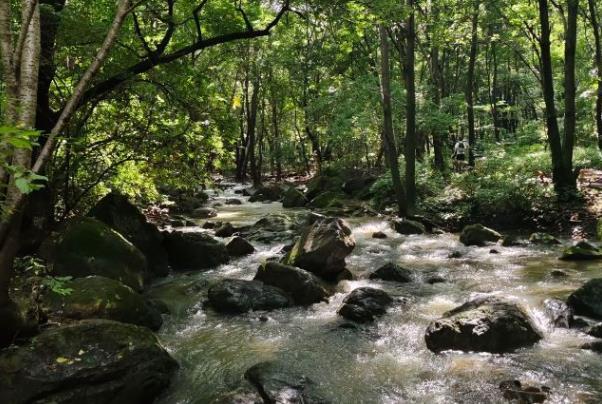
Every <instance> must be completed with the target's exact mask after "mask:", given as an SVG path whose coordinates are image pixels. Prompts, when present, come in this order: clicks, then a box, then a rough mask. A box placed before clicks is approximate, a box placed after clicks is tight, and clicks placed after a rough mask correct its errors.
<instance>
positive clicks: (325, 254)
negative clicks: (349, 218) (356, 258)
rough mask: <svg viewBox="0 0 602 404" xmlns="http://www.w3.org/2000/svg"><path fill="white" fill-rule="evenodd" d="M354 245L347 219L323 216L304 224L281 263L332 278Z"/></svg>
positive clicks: (325, 277)
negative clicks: (299, 234)
mask: <svg viewBox="0 0 602 404" xmlns="http://www.w3.org/2000/svg"><path fill="white" fill-rule="evenodd" d="M354 248H355V239H354V238H353V236H352V234H351V229H350V228H349V226H348V225H347V223H346V222H345V221H343V220H341V219H338V218H324V219H320V220H317V221H315V222H314V223H313V224H311V225H310V226H308V227H307V228H306V230H305V231H304V232H303V233H302V234H301V237H300V238H299V240H298V241H297V242H296V243H295V245H294V247H293V249H292V250H291V251H290V252H289V253H288V254H287V256H286V257H285V259H284V263H285V264H288V265H292V266H296V267H299V268H303V269H305V270H307V271H310V272H312V273H314V274H316V275H318V276H320V277H322V278H324V279H329V280H332V279H336V277H337V275H338V274H340V273H341V272H343V271H344V270H345V258H346V257H347V256H348V255H349V254H351V252H352V251H353V249H354Z"/></svg>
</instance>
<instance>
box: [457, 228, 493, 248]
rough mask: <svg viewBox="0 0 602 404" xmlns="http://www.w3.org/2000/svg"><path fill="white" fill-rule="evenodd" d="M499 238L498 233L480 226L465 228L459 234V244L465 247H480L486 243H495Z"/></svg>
mask: <svg viewBox="0 0 602 404" xmlns="http://www.w3.org/2000/svg"><path fill="white" fill-rule="evenodd" d="M501 238H502V235H501V234H500V233H498V232H497V231H495V230H493V229H490V228H488V227H485V226H483V225H482V224H472V225H469V226H466V227H464V229H463V230H462V233H461V234H460V242H461V243H462V244H464V245H467V246H478V247H482V246H484V245H486V244H488V243H496V242H497V241H498V240H500V239H501Z"/></svg>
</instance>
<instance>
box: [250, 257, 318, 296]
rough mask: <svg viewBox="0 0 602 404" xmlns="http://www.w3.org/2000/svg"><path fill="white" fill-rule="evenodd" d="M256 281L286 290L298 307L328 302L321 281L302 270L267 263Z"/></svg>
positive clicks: (258, 273) (258, 272) (259, 270)
mask: <svg viewBox="0 0 602 404" xmlns="http://www.w3.org/2000/svg"><path fill="white" fill-rule="evenodd" d="M255 280H256V281H261V282H263V283H265V284H266V285H272V286H275V287H277V288H280V289H282V290H284V291H285V292H286V293H288V294H289V295H290V296H291V297H292V298H293V301H294V303H295V304H296V305H300V306H309V305H312V304H314V303H320V302H324V301H327V300H328V292H327V291H326V289H325V288H324V287H323V286H322V284H321V281H320V279H318V278H317V277H316V276H315V275H314V274H312V273H310V272H308V271H305V270H303V269H301V268H296V267H292V266H288V265H283V264H279V263H277V262H267V263H265V264H264V265H262V266H261V267H259V269H258V270H257V275H255Z"/></svg>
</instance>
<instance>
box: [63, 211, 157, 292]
mask: <svg viewBox="0 0 602 404" xmlns="http://www.w3.org/2000/svg"><path fill="white" fill-rule="evenodd" d="M53 244H54V251H52V253H51V255H52V259H51V262H52V270H53V273H54V274H56V275H61V276H73V277H75V278H80V277H86V276H90V275H101V276H106V277H107V278H111V279H115V280H118V281H120V282H122V283H124V284H126V285H128V286H130V287H132V288H134V289H136V290H142V288H143V287H144V277H145V273H146V268H147V264H146V259H145V258H144V256H143V255H142V253H141V252H140V251H139V250H138V249H137V248H136V247H134V245H132V244H131V243H130V242H129V241H127V240H126V239H125V238H124V237H123V236H121V235H120V234H119V233H117V232H116V231H114V230H113V229H111V228H110V227H108V226H107V225H105V224H104V223H102V222H100V221H98V220H96V219H91V218H84V219H80V220H78V221H76V222H74V223H71V224H70V225H69V226H68V227H67V228H66V229H65V231H63V232H62V233H61V234H59V235H58V237H57V239H56V240H54V243H53Z"/></svg>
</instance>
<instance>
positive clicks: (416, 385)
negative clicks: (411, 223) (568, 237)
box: [151, 188, 602, 404]
mask: <svg viewBox="0 0 602 404" xmlns="http://www.w3.org/2000/svg"><path fill="white" fill-rule="evenodd" d="M234 191H235V188H229V189H227V190H225V191H224V192H220V193H219V195H218V196H215V197H214V201H212V202H213V203H214V202H223V201H224V200H225V199H226V198H237V199H241V200H243V201H244V203H243V204H242V205H235V206H230V205H225V204H224V205H223V206H220V207H219V208H218V211H219V216H218V217H217V218H215V219H214V220H216V221H229V222H231V223H232V224H234V225H235V226H236V225H250V224H253V223H255V222H256V221H257V220H258V219H260V218H261V217H262V216H264V215H266V214H274V213H290V212H294V211H291V210H289V209H286V210H285V209H283V208H282V205H281V204H280V203H269V204H266V203H249V202H248V201H247V198H245V197H242V196H241V195H238V194H235V193H234ZM346 220H347V221H348V223H349V225H350V227H351V228H352V230H353V235H354V237H355V240H356V243H357V245H356V248H355V250H354V251H353V253H352V255H350V256H349V257H348V258H347V266H348V268H349V269H350V270H351V272H353V273H354V275H355V276H356V279H359V280H355V281H342V282H341V283H339V285H338V286H337V293H336V294H335V295H334V296H332V297H331V298H330V301H329V302H328V303H321V304H316V305H314V306H311V307H309V308H290V309H285V310H279V311H274V312H270V313H267V317H268V320H267V321H261V320H260V319H259V317H260V316H259V314H258V313H248V314H245V315H241V316H227V315H222V314H218V313H215V312H213V311H212V310H211V309H209V308H204V307H203V301H204V300H205V299H206V293H207V289H208V286H209V285H211V284H212V282H215V281H216V280H219V279H222V278H237V279H252V278H253V277H254V275H255V273H256V271H257V268H258V266H259V265H260V263H262V262H263V261H265V260H266V259H268V258H270V257H275V256H278V255H279V251H280V249H281V248H282V246H283V245H284V243H281V242H280V243H273V244H257V243H254V245H255V247H256V249H257V251H256V252H255V253H254V254H253V255H250V256H248V257H244V258H241V259H236V260H233V261H231V262H230V263H228V264H226V265H222V266H220V267H218V268H216V269H213V270H210V271H207V272H190V273H178V274H175V275H173V276H171V277H169V278H167V279H165V280H162V281H161V282H160V283H158V284H157V285H155V286H154V287H153V289H152V291H151V295H154V296H159V297H161V298H162V299H163V300H165V301H166V303H167V304H168V305H169V307H170V309H171V313H172V314H171V315H170V316H168V317H167V318H166V321H165V323H164V325H163V328H162V329H161V331H160V333H159V338H160V339H161V341H162V343H163V344H164V345H165V347H166V348H167V350H168V351H169V352H170V353H171V354H172V355H173V356H174V357H175V358H176V359H177V360H178V362H179V363H180V370H179V372H178V374H177V376H176V377H175V379H174V381H173V383H172V385H171V387H170V389H169V390H168V392H167V393H166V394H165V395H164V396H163V397H162V398H161V399H160V400H159V402H160V403H162V404H167V403H170V404H171V403H199V404H200V403H211V402H213V401H214V400H216V399H219V398H220V397H222V396H223V395H225V394H227V393H229V392H232V391H234V390H236V389H237V388H239V387H240V386H244V385H245V383H246V382H245V381H244V378H243V374H244V372H245V371H246V370H247V369H248V368H249V367H251V366H253V365H255V364H257V363H259V362H263V361H266V360H279V361H281V362H284V363H286V364H288V365H290V366H291V368H293V369H295V370H296V371H298V372H300V373H302V374H305V375H307V376H308V377H310V378H311V379H312V380H313V381H314V382H316V387H317V390H318V391H319V392H320V393H321V395H322V396H323V397H324V398H326V399H327V400H329V401H331V402H332V403H399V402H419V403H456V402H465V403H466V402H467V403H476V402H479V403H480V402H484V403H489V402H494V403H495V402H505V401H504V399H503V398H502V394H501V392H500V390H499V388H498V385H499V383H500V382H501V381H503V380H508V379H517V380H520V381H521V382H522V383H523V384H529V385H534V386H541V385H545V386H548V387H550V388H551V390H552V392H551V395H550V397H549V400H548V401H547V402H550V403H579V402H592V403H593V402H602V377H600V375H601V374H602V360H601V357H600V356H599V354H596V353H594V352H591V351H586V350H581V349H579V346H580V345H582V344H583V343H584V342H588V341H591V340H593V338H591V337H588V336H586V335H585V334H582V333H579V332H578V331H575V330H569V329H561V328H554V327H553V326H552V325H551V324H550V323H549V320H548V319H547V317H546V316H545V314H544V311H543V301H544V299H546V298H549V297H558V298H562V299H565V298H566V297H567V296H568V295H569V294H570V293H571V292H572V291H574V290H575V289H577V288H578V287H579V286H581V285H582V284H583V283H584V282H585V281H586V280H588V279H591V278H594V277H600V276H602V267H601V266H600V264H599V263H597V264H595V263H567V262H563V261H560V260H558V256H559V250H560V248H557V247H545V248H537V247H531V246H529V247H501V246H495V249H496V250H497V251H499V254H492V253H490V250H491V248H492V247H483V248H479V247H465V246H463V245H462V244H460V243H459V241H458V237H457V235H454V234H441V235H425V236H402V235H398V234H396V233H395V232H394V231H393V230H392V229H391V228H389V225H388V223H387V222H386V221H385V220H384V219H379V218H374V217H363V218H348V219H346ZM201 223H202V222H201ZM188 229H190V230H193V231H200V228H198V227H196V228H194V227H193V228H188ZM376 231H383V232H385V233H386V234H387V235H388V238H387V239H385V240H377V239H373V238H372V234H373V233H374V232H376ZM456 251H458V252H460V253H461V258H458V259H451V258H448V256H449V255H450V253H452V252H456ZM387 262H396V263H399V264H401V265H402V266H404V267H408V268H410V269H413V270H414V271H415V272H416V274H417V275H416V277H417V278H416V281H415V282H413V283H409V284H395V283H392V282H385V281H377V280H368V279H366V278H367V276H366V275H367V274H368V273H369V272H371V271H373V270H375V269H376V268H378V267H380V266H381V265H383V264H385V263H387ZM554 270H562V271H564V272H566V273H567V274H568V277H565V278H561V279H558V278H554V277H552V276H551V275H550V273H551V272H552V271H554ZM435 275H436V276H440V277H443V278H444V279H445V280H446V282H445V283H436V284H433V285H431V284H429V283H427V282H426V279H428V278H431V277H433V276H435ZM364 286H370V287H374V288H381V289H383V290H385V291H386V292H388V293H389V294H390V295H391V296H393V297H404V298H407V299H409V302H408V303H407V304H405V305H396V306H394V307H393V308H392V309H390V310H389V312H388V313H387V314H386V315H384V316H383V317H381V318H379V319H378V320H377V321H376V322H375V323H374V324H370V325H366V326H362V327H360V328H358V329H349V328H341V327H339V326H340V325H341V324H342V323H344V322H345V321H344V320H343V319H342V318H340V317H339V316H337V314H336V311H337V309H338V308H339V307H340V306H341V303H342V301H343V299H344V297H345V296H346V295H347V294H348V293H349V292H350V291H352V290H353V289H355V288H358V287H364ZM482 294H491V295H498V296H503V297H505V298H507V299H509V300H512V301H516V302H518V303H520V304H521V305H523V307H524V308H526V310H527V312H528V314H529V315H530V316H531V317H532V319H533V320H534V322H535V324H536V325H537V327H538V328H539V329H540V330H541V331H542V333H543V335H544V339H543V340H542V341H541V342H539V343H538V344H536V345H535V346H534V347H532V348H528V349H522V350H519V351H517V352H516V353H513V354H506V355H491V354H467V353H457V352H455V353H444V354H440V355H436V354H434V353H432V352H430V351H429V350H428V349H427V348H426V345H425V342H424V333H425V330H426V328H427V326H428V324H429V323H430V322H431V321H432V320H435V319H437V318H439V317H440V316H441V315H442V314H443V313H444V312H445V311H447V310H450V309H452V308H454V307H456V306H458V305H460V304H462V303H464V302H465V301H466V300H468V299H470V298H474V297H477V296H479V295H482ZM263 320H265V318H264V319H263Z"/></svg>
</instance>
